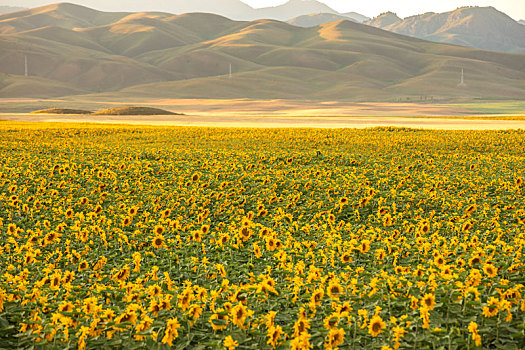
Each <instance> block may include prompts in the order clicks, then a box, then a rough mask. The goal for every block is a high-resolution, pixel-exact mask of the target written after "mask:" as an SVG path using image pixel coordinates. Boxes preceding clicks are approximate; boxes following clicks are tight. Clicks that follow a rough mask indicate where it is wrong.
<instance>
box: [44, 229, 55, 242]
mask: <svg viewBox="0 0 525 350" xmlns="http://www.w3.org/2000/svg"><path fill="white" fill-rule="evenodd" d="M57 238H58V234H57V233H56V232H54V231H51V232H49V233H48V234H47V235H46V236H45V237H44V245H49V244H53V243H55V240H56V239H57Z"/></svg>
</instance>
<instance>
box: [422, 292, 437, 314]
mask: <svg viewBox="0 0 525 350" xmlns="http://www.w3.org/2000/svg"><path fill="white" fill-rule="evenodd" d="M435 305H436V296H435V295H434V294H430V293H427V294H425V296H423V299H421V306H423V307H426V308H427V309H428V310H429V311H432V310H434V306H435Z"/></svg>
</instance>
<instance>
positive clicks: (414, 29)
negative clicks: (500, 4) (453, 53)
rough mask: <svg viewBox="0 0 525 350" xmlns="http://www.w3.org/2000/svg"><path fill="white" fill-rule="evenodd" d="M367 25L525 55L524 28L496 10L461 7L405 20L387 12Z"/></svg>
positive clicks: (432, 39)
mask: <svg viewBox="0 0 525 350" xmlns="http://www.w3.org/2000/svg"><path fill="white" fill-rule="evenodd" d="M367 24H369V25H371V26H374V27H377V28H381V29H385V30H389V31H392V32H395V33H398V34H403V35H410V36H414V37H417V38H421V39H425V40H431V41H435V42H441V43H448V44H456V45H463V46H470V47H474V48H478V49H483V50H496V51H507V52H516V53H525V26H522V25H520V24H519V23H518V22H516V21H514V20H513V19H512V18H510V17H509V16H507V15H506V14H504V13H503V12H500V11H498V10H496V9H495V8H493V7H462V8H458V9H456V10H454V11H450V12H445V13H433V12H429V13H425V14H422V15H417V16H411V17H407V18H405V19H401V18H399V17H397V16H396V15H395V14H393V13H392V12H387V13H384V14H381V15H380V16H378V17H376V18H374V19H372V20H370V21H368V22H367Z"/></svg>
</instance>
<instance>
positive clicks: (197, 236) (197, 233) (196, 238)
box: [191, 230, 202, 242]
mask: <svg viewBox="0 0 525 350" xmlns="http://www.w3.org/2000/svg"><path fill="white" fill-rule="evenodd" d="M191 239H193V240H194V241H195V242H201V241H202V232H201V231H200V230H199V231H193V232H192V234H191Z"/></svg>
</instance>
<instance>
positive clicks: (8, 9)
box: [0, 6, 25, 15]
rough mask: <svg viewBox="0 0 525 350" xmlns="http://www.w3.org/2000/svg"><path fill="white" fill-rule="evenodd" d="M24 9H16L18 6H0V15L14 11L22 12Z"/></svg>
mask: <svg viewBox="0 0 525 350" xmlns="http://www.w3.org/2000/svg"><path fill="white" fill-rule="evenodd" d="M24 9H25V8H24V7H18V6H0V15H2V14H4V13H11V12H16V11H21V10H24Z"/></svg>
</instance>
